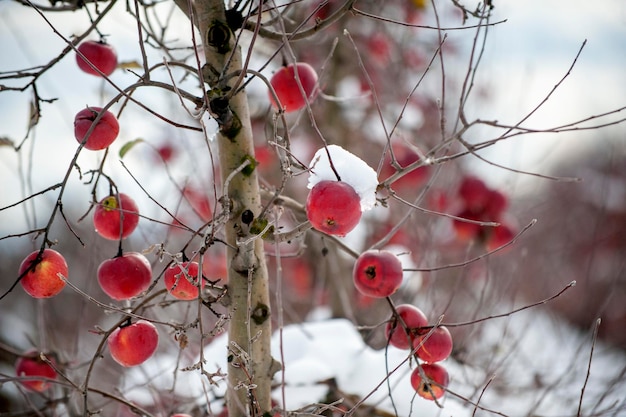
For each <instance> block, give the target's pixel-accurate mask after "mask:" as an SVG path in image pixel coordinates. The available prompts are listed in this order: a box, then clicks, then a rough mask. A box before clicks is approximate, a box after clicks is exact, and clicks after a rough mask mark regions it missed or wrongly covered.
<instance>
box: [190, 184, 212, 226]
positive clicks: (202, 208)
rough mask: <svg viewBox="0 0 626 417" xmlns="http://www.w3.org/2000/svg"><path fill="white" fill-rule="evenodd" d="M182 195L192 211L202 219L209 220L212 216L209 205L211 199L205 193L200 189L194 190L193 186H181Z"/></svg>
mask: <svg viewBox="0 0 626 417" xmlns="http://www.w3.org/2000/svg"><path fill="white" fill-rule="evenodd" d="M183 196H184V197H185V199H186V200H187V202H189V205H190V206H191V208H192V209H193V211H194V212H195V213H196V214H197V215H198V216H199V217H200V218H201V219H202V220H203V221H205V222H206V221H209V220H211V219H212V218H213V209H212V207H211V201H209V198H208V197H207V195H206V194H205V193H203V192H201V191H198V190H196V189H195V188H193V187H189V186H187V187H185V188H183Z"/></svg>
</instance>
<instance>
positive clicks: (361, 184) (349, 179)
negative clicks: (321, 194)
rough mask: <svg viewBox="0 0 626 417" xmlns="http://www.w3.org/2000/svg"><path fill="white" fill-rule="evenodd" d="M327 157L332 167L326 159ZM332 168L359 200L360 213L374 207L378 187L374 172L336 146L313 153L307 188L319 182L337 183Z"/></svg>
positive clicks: (363, 162)
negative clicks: (352, 189) (350, 187)
mask: <svg viewBox="0 0 626 417" xmlns="http://www.w3.org/2000/svg"><path fill="white" fill-rule="evenodd" d="M329 155H330V161H332V167H331V164H330V162H329V159H328V156H329ZM333 167H334V168H335V170H336V171H337V174H339V176H340V177H341V181H343V182H345V183H347V184H349V185H350V186H352V188H354V191H356V193H357V194H358V195H359V197H360V198H361V211H363V212H365V211H367V210H370V209H372V208H373V207H374V205H376V188H377V187H378V177H377V175H376V171H374V170H373V169H372V167H370V166H369V165H367V163H366V162H365V161H363V160H362V159H361V158H359V157H358V156H356V155H354V154H352V153H350V152H348V151H347V150H345V149H343V148H342V147H341V146H338V145H328V146H327V147H325V148H321V149H319V150H318V151H317V152H315V155H314V156H313V159H312V160H311V163H310V164H309V168H310V169H311V171H310V175H309V184H308V188H309V189H311V188H313V187H314V186H315V185H316V184H317V183H318V182H320V181H325V180H330V181H337V175H335V171H333Z"/></svg>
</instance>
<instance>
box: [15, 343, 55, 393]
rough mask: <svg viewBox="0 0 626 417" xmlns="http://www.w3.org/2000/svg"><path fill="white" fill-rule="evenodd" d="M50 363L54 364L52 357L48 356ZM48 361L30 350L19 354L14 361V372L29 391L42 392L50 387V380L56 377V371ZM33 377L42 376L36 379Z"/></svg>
mask: <svg viewBox="0 0 626 417" xmlns="http://www.w3.org/2000/svg"><path fill="white" fill-rule="evenodd" d="M48 360H49V361H50V363H51V364H52V365H54V366H56V362H55V360H54V358H52V357H48ZM50 363H48V362H46V361H44V360H43V359H42V358H41V356H40V355H39V353H38V352H36V351H34V350H30V351H28V352H25V353H24V354H23V355H22V356H20V357H19V358H18V359H17V361H16V362H15V374H16V375H17V377H18V378H20V383H21V384H22V385H23V386H24V387H26V388H28V389H29V390H31V391H37V392H43V391H45V390H47V389H48V388H50V380H54V379H56V378H57V372H56V371H55V370H54V368H53V367H52V366H50ZM33 377H43V378H45V379H36V378H33Z"/></svg>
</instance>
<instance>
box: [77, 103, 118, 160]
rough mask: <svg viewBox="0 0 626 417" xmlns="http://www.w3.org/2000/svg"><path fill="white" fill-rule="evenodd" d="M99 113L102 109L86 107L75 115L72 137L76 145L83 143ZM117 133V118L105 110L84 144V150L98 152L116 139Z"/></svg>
mask: <svg viewBox="0 0 626 417" xmlns="http://www.w3.org/2000/svg"><path fill="white" fill-rule="evenodd" d="M101 112H102V107H87V108H86V109H82V110H81V111H79V112H78V113H77V114H76V117H75V118H74V137H75V138H76V140H77V141H78V143H83V141H84V140H85V136H86V135H87V132H88V131H89V129H90V128H91V125H92V124H93V122H94V121H95V120H96V118H97V117H98V115H99V114H100V113H101ZM119 132H120V125H119V123H118V121H117V118H116V117H115V115H114V114H113V113H111V112H110V111H108V110H107V111H105V112H104V114H103V115H102V117H101V118H100V120H98V123H97V124H96V127H95V128H94V129H93V130H92V131H91V133H90V134H89V137H88V138H87V140H86V142H85V149H89V150H91V151H99V150H101V149H104V148H107V147H108V146H109V145H110V144H111V143H113V141H114V140H115V139H116V138H117V135H118V134H119Z"/></svg>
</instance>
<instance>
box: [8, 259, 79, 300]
mask: <svg viewBox="0 0 626 417" xmlns="http://www.w3.org/2000/svg"><path fill="white" fill-rule="evenodd" d="M18 274H19V276H20V277H22V278H21V279H20V284H22V287H23V288H24V291H26V292H27V293H28V294H29V295H30V296H31V297H34V298H49V297H54V296H55V295H57V294H58V293H59V292H61V290H62V289H63V287H65V281H64V280H63V279H61V278H60V277H59V275H61V276H63V277H65V278H67V276H68V269H67V263H66V262H65V258H64V257H63V255H61V254H60V253H59V252H57V251H55V250H53V249H44V251H43V252H41V255H40V251H35V252H32V253H31V254H30V255H28V256H27V257H26V258H25V259H24V260H23V261H22V263H21V265H20V269H19V272H18Z"/></svg>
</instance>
